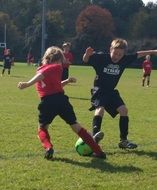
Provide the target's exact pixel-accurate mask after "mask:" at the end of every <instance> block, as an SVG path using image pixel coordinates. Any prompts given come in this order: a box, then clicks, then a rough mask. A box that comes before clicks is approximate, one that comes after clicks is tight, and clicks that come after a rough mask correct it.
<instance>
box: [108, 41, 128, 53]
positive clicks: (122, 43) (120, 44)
mask: <svg viewBox="0 0 157 190" xmlns="http://www.w3.org/2000/svg"><path fill="white" fill-rule="evenodd" d="M116 48H117V49H123V50H125V51H126V50H127V48H128V43H127V41H126V40H124V39H121V38H117V39H115V40H113V41H112V42H111V49H116Z"/></svg>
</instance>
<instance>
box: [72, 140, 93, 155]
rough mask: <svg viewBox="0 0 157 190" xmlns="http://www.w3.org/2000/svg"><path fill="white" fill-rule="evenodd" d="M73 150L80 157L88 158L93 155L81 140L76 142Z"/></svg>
mask: <svg viewBox="0 0 157 190" xmlns="http://www.w3.org/2000/svg"><path fill="white" fill-rule="evenodd" d="M75 149H76V151H77V153H78V154H79V155H81V156H90V155H91V154H92V153H93V151H92V149H91V148H90V147H89V146H88V145H87V144H86V143H85V142H84V141H83V140H82V139H81V138H79V139H78V140H77V141H76V143H75Z"/></svg>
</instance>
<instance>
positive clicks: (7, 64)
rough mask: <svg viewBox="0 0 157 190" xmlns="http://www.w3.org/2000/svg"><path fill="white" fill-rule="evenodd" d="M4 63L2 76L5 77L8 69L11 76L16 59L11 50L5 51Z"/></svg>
mask: <svg viewBox="0 0 157 190" xmlns="http://www.w3.org/2000/svg"><path fill="white" fill-rule="evenodd" d="M3 62H4V64H3V70H2V76H3V75H4V73H5V70H6V69H7V70H8V75H10V71H11V66H12V65H13V63H14V57H13V55H12V53H11V51H10V49H6V50H5V53H4V58H3Z"/></svg>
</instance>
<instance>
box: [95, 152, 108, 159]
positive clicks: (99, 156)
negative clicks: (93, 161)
mask: <svg viewBox="0 0 157 190" xmlns="http://www.w3.org/2000/svg"><path fill="white" fill-rule="evenodd" d="M92 156H93V157H95V158H100V159H104V160H105V159H106V154H105V152H100V153H99V154H96V153H93V154H92Z"/></svg>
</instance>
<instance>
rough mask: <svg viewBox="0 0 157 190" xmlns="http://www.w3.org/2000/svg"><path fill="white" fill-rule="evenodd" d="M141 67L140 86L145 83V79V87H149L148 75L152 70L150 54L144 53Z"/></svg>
mask: <svg viewBox="0 0 157 190" xmlns="http://www.w3.org/2000/svg"><path fill="white" fill-rule="evenodd" d="M142 68H143V78H142V86H144V85H145V80H147V87H149V85H150V75H151V71H152V62H151V61H150V55H146V59H145V60H144V62H143V64H142Z"/></svg>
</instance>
